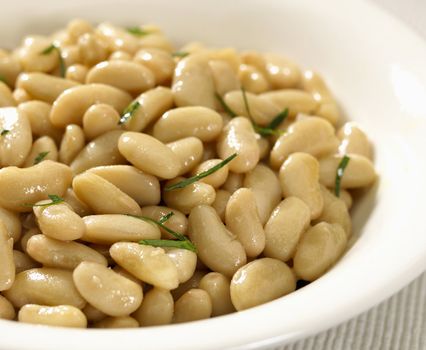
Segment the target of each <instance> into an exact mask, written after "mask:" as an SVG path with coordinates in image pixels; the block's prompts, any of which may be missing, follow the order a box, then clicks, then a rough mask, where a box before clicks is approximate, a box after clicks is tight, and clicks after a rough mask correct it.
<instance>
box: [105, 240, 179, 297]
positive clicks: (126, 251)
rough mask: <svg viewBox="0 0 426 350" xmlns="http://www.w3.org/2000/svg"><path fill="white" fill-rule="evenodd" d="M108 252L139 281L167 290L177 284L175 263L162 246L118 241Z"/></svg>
mask: <svg viewBox="0 0 426 350" xmlns="http://www.w3.org/2000/svg"><path fill="white" fill-rule="evenodd" d="M110 254H111V257H112V258H113V259H114V260H115V262H117V264H119V265H120V266H122V267H123V268H124V269H126V270H127V271H129V272H130V273H132V274H133V275H135V276H136V277H137V278H139V279H140V280H141V281H144V282H147V283H149V284H152V285H154V286H156V287H159V288H164V289H167V290H171V289H175V288H176V287H177V286H178V285H179V277H178V270H177V268H176V265H175V263H174V262H173V260H172V259H171V258H170V257H169V256H168V255H167V254H166V253H165V251H164V249H162V248H155V247H151V246H148V245H141V244H138V243H127V242H118V243H114V244H113V245H112V246H111V249H110Z"/></svg>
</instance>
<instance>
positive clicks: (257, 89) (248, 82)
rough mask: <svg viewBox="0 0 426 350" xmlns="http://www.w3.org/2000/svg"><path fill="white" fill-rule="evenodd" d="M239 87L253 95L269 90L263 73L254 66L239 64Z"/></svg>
mask: <svg viewBox="0 0 426 350" xmlns="http://www.w3.org/2000/svg"><path fill="white" fill-rule="evenodd" d="M238 78H239V79H240V82H241V85H242V86H244V88H245V89H246V90H247V91H248V92H251V93H253V94H260V93H262V92H265V91H267V90H269V88H270V84H269V82H268V80H267V79H266V78H265V76H264V75H263V73H262V72H261V71H260V70H259V69H257V68H256V67H255V66H252V65H250V64H241V65H240V67H239V71H238Z"/></svg>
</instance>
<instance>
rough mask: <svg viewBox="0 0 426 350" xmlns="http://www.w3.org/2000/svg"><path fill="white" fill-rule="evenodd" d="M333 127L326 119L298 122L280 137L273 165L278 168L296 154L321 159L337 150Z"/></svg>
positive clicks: (308, 119) (272, 154)
mask: <svg viewBox="0 0 426 350" xmlns="http://www.w3.org/2000/svg"><path fill="white" fill-rule="evenodd" d="M338 144H339V141H338V139H337V137H336V136H335V135H334V128H333V126H332V125H331V124H330V123H329V122H327V121H326V120H324V119H321V118H318V117H309V118H306V119H302V120H300V121H296V122H295V123H293V124H292V125H290V127H289V128H288V130H287V132H286V133H285V134H284V135H282V136H280V137H279V138H278V140H277V141H276V142H275V145H274V147H273V148H272V151H271V157H270V161H271V165H272V166H273V167H274V168H278V167H280V166H281V164H282V163H283V162H284V161H285V160H286V159H287V157H288V156H289V155H290V154H291V153H294V152H305V153H309V154H311V155H313V156H314V157H320V156H323V155H326V154H328V153H330V152H333V151H335V150H336V149H337V147H338Z"/></svg>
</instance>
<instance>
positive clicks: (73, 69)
mask: <svg viewBox="0 0 426 350" xmlns="http://www.w3.org/2000/svg"><path fill="white" fill-rule="evenodd" d="M88 72H89V68H87V67H86V66H84V65H82V64H72V65H70V66H69V67H68V68H67V70H66V72H65V78H66V79H68V80H72V81H75V82H76V83H80V84H83V83H84V82H85V81H86V76H87V73H88Z"/></svg>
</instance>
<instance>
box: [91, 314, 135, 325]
mask: <svg viewBox="0 0 426 350" xmlns="http://www.w3.org/2000/svg"><path fill="white" fill-rule="evenodd" d="M93 327H94V328H138V327H139V322H138V321H137V320H135V319H134V318H133V317H130V316H121V317H107V318H105V319H103V320H102V321H99V322H96V323H94V324H93Z"/></svg>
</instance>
